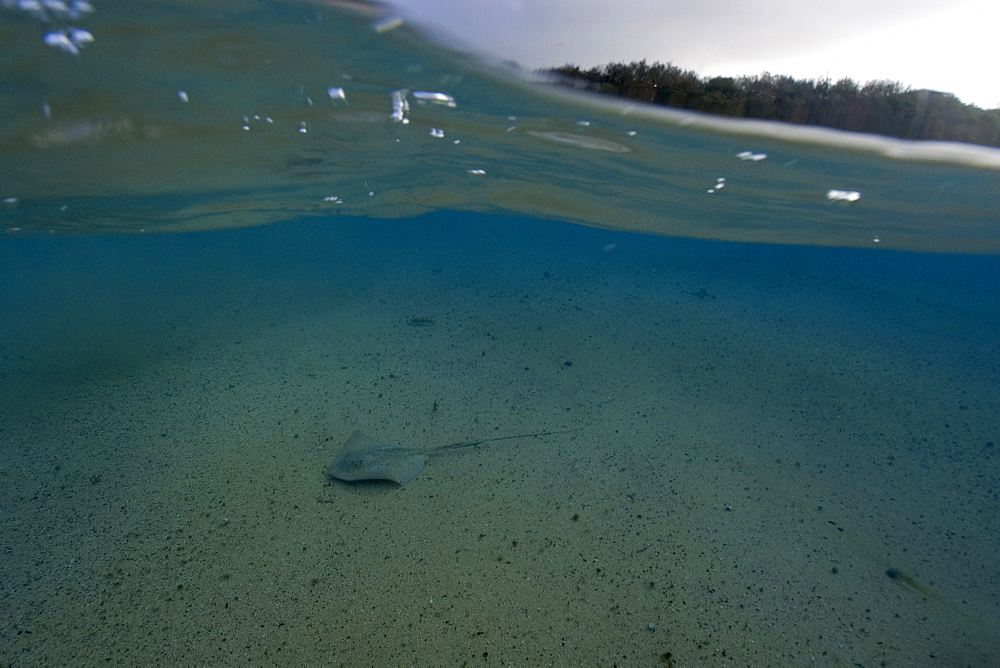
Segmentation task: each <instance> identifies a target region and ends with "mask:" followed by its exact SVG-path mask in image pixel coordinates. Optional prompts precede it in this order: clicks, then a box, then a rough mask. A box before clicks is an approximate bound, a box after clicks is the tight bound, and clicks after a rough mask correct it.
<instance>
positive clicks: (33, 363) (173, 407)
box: [0, 2, 1000, 666]
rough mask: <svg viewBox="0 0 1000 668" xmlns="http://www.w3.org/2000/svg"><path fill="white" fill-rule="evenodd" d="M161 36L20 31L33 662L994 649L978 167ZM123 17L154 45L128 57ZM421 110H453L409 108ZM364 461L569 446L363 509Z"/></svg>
mask: <svg viewBox="0 0 1000 668" xmlns="http://www.w3.org/2000/svg"><path fill="white" fill-rule="evenodd" d="M129 7H130V6H127V5H125V4H121V3H115V2H108V3H106V4H102V5H101V6H99V7H98V11H97V12H95V15H94V17H93V19H88V21H90V22H88V23H86V25H87V26H89V27H91V28H92V29H93V32H94V35H95V37H96V39H95V42H94V43H93V44H91V45H87V46H85V47H84V49H83V52H82V53H81V54H80V57H79V58H76V59H70V60H65V61H54V60H51V59H49V60H47V59H46V58H48V57H50V56H51V55H52V54H51V53H50V52H49V51H47V50H46V49H48V47H45V45H44V44H36V45H35V46H34V47H30V48H29V47H27V46H23V45H22V47H21V48H23V49H24V51H23V53H24V54H29V55H30V57H31V58H35V59H36V64H39V63H40V64H41V65H39V66H38V67H35V68H31V69H21V65H22V64H23V63H22V62H21V60H19V58H20V57H21V54H22V52H20V51H18V50H17V49H15V48H14V47H13V46H11V45H17V44H21V42H19V41H18V40H28V39H30V40H31V41H32V43H34V41H35V40H37V37H38V36H37V34H35V33H36V32H37V30H36V29H35V28H37V25H39V24H37V23H34V22H33V21H36V19H35V18H32V17H26V16H24V15H22V14H8V15H7V17H8V19H10V17H11V16H15V17H16V18H14V19H10V22H9V26H8V28H9V30H10V31H11V33H12V35H13V37H12V38H11V40H10V41H9V44H8V46H7V47H4V48H3V50H0V56H3V59H0V67H3V68H4V71H5V72H8V73H9V72H15V73H19V77H21V78H19V79H18V81H20V82H21V85H19V86H18V87H16V90H14V89H12V90H11V92H10V93H6V92H5V95H9V97H10V98H11V99H10V102H11V106H10V108H11V109H14V110H15V111H14V112H12V113H10V114H8V116H7V117H5V118H4V119H2V123H3V125H2V126H0V131H2V136H0V138H2V140H3V141H2V142H0V150H2V152H3V155H4V161H3V163H2V165H3V166H2V167H0V170H3V176H4V177H5V178H4V180H3V183H4V185H3V186H0V187H2V188H4V189H5V191H4V193H2V194H3V196H4V197H5V198H6V199H7V201H5V202H3V203H2V205H0V206H2V207H3V208H2V209H0V216H2V219H0V224H2V225H3V230H4V231H3V238H2V239H0V286H2V288H0V546H2V550H3V559H0V626H2V629H3V634H2V636H0V637H2V640H0V661H2V662H3V663H5V664H8V663H9V664H12V665H38V664H46V665H47V664H70V665H81V664H90V663H96V662H106V663H114V664H122V665H145V664H218V663H249V664H281V665H317V664H318V665H323V664H333V663H336V664H344V665H456V664H465V663H468V664H475V665H490V664H500V663H504V664H517V665H545V664H547V665H583V664H600V665H612V664H616V665H655V664H661V665H664V664H665V665H689V664H696V663H700V664H708V665H729V664H739V665H800V664H806V663H817V664H820V665H845V664H856V665H873V664H880V665H908V666H909V665H992V664H995V663H998V662H1000V634H998V633H997V631H996V629H997V628H998V627H1000V624H998V618H1000V570H998V568H997V564H996V558H995V557H996V549H997V536H998V535H1000V520H998V518H997V514H996V503H997V490H998V483H1000V456H998V454H997V443H1000V418H998V417H997V416H998V415H1000V354H998V353H1000V343H998V339H997V336H996V332H997V326H998V324H1000V317H998V316H1000V303H998V301H997V298H996V295H997V294H998V288H1000V256H997V255H996V254H990V252H991V251H992V250H995V243H996V238H997V234H996V233H997V229H998V228H997V226H996V209H995V207H994V204H995V202H996V198H997V191H996V190H995V187H993V186H992V184H994V183H995V177H996V172H995V169H994V168H993V167H990V166H989V162H990V161H989V160H986V159H985V158H984V156H986V154H982V153H977V152H972V153H968V152H962V151H959V153H960V154H961V155H960V156H959V157H958V158H955V156H954V155H952V157H951V158H946V157H945V156H944V155H943V153H942V151H944V149H941V148H940V147H939V148H938V149H927V148H926V147H925V146H916V145H905V146H903V148H905V149H906V151H904V153H906V154H907V155H908V156H909V157H910V158H913V157H914V156H917V155H918V154H919V155H922V156H923V161H916V162H914V161H906V160H902V159H900V158H899V157H898V156H897V157H887V156H886V155H885V154H884V152H882V149H887V147H888V148H894V149H899V148H900V146H896V145H891V144H882V143H880V142H881V140H872V141H873V142H875V143H874V144H870V145H869V144H866V145H865V146H864V147H859V146H858V145H856V144H855V143H853V142H855V139H856V138H851V137H847V138H845V137H840V136H839V135H838V136H837V137H836V138H834V137H832V136H827V135H822V133H821V134H820V135H816V136H813V135H810V136H809V137H808V138H802V137H799V138H797V139H796V138H791V137H789V136H787V133H784V131H783V130H777V129H775V128H770V129H768V128H763V129H761V128H757V130H755V131H754V133H750V134H749V135H747V134H745V133H743V134H741V131H738V130H737V129H736V128H734V127H728V126H727V127H717V126H714V125H712V123H710V122H708V121H705V123H704V124H702V125H699V123H701V121H698V122H696V123H695V125H698V128H697V129H694V130H692V129H691V128H689V127H688V126H687V125H685V124H684V123H680V122H679V121H678V119H676V118H670V117H659V116H656V115H655V114H654V115H652V116H649V117H645V116H643V117H642V118H638V117H637V116H635V115H629V114H630V113H632V112H629V113H624V112H622V110H621V109H618V110H617V111H616V110H613V109H612V110H609V109H606V108H603V107H600V105H598V106H594V105H592V104H589V103H588V104H584V103H582V102H581V103H578V102H574V101H568V100H565V99H561V98H560V99H554V98H552V97H551V96H549V95H548V93H542V92H537V91H536V92H533V89H530V87H528V86H527V85H526V84H523V83H521V84H514V83H511V82H510V81H507V80H506V79H503V77H500V75H495V74H493V75H491V74H488V73H483V72H480V71H478V70H475V69H469V70H467V69H463V68H465V67H466V65H465V64H463V63H461V62H456V59H454V57H453V55H449V54H447V53H446V52H444V51H441V50H440V49H439V48H438V47H433V46H431V45H428V44H425V43H423V42H420V41H419V40H418V36H416V35H409V34H407V35H404V36H403V37H400V38H398V39H397V38H396V37H394V36H393V35H395V32H390V33H386V35H387V36H378V37H373V36H372V35H374V34H376V33H374V32H373V31H371V30H370V27H369V24H368V21H369V19H367V18H366V19H359V18H358V17H356V16H354V15H351V16H354V17H353V18H345V17H343V16H340V15H337V16H340V18H341V19H342V21H340V22H335V23H333V24H331V22H330V21H329V18H330V15H327V14H325V13H323V12H324V11H326V10H322V11H321V10H317V9H315V8H309V9H303V8H302V6H301V5H294V6H291V5H287V4H285V3H263V4H262V5H261V6H260V8H259V13H252V14H246V13H242V12H240V11H238V9H234V8H227V6H225V5H224V4H223V3H220V4H219V6H218V7H216V6H215V5H198V6H191V7H187V6H186V5H185V4H184V3H178V4H176V6H175V5H174V4H171V5H169V7H173V8H174V9H175V10H177V11H175V12H172V11H167V10H166V9H163V11H162V12H158V11H153V10H152V9H142V10H137V9H134V8H133V9H129ZM167 7H168V5H163V6H162V8H167ZM310 7H311V6H310ZM162 8H161V9H162ZM9 11H11V12H13V11H14V10H9ZM330 11H334V10H330ZM178 17H181V18H185V19H186V20H187V21H188V22H189V23H190V30H188V31H186V32H183V34H180V33H177V36H176V37H175V38H171V37H170V35H171V34H172V33H171V32H170V31H168V30H165V28H166V27H169V26H170V25H173V23H172V22H173V21H175V20H179V19H178ZM331 25H333V26H335V27H331ZM124 26H131V28H132V29H134V30H139V29H140V28H141V29H142V30H144V31H145V32H144V33H143V34H146V35H150V36H152V35H159V37H157V38H156V39H153V37H149V39H150V49H149V51H148V52H147V51H142V52H141V53H142V54H145V55H141V54H139V52H137V55H136V56H135V60H133V61H132V65H133V66H134V67H133V69H134V70H135V71H131V70H130V69H129V68H127V67H124V66H122V61H121V59H120V58H118V56H117V55H116V54H121V53H125V52H128V50H129V48H130V42H129V38H128V36H129V35H131V34H132V32H131V31H130V30H127V29H125V28H124ZM319 35H326V36H328V37H331V39H330V40H329V41H323V40H319V39H318V37H317V36H319ZM378 35H381V33H378ZM307 38H308V39H307ZM334 38H335V39H334ZM380 40H381V41H380ZM412 40H418V41H417V42H413V41H412ZM26 43H27V42H25V44H26ZM105 44H107V45H108V46H107V47H106V48H107V50H106V51H101V48H104V47H102V45H105ZM261 50H267V51H266V53H267V54H270V58H271V60H270V61H268V62H264V61H263V60H261V59H260V58H259V57H258V56H260V55H261V53H263V51H261ZM178 52H184V53H188V54H189V55H190V61H188V60H183V59H182V60H177V59H170V58H164V57H161V56H162V54H163V53H168V54H176V53H178ZM88 54H94V55H93V58H91V56H90V55H88ZM58 55H59V56H60V57H63V56H65V57H67V58H68V57H69V55H68V54H58ZM293 56H294V57H293ZM379 56H383V57H382V58H380V57H379ZM25 57H27V56H25ZM324 62H326V63H327V65H323V66H321V65H320V63H324ZM102 63H103V64H102ZM116 63H117V64H116ZM272 64H274V66H275V70H274V71H272V70H271V69H269V68H270V67H271V65H272ZM98 65H101V67H98ZM291 65H295V67H291ZM105 66H106V67H113V68H118V69H112V70H104V69H101V68H102V67H105ZM160 67H162V69H156V68H160ZM300 71H301V72H303V74H301V77H302V79H298V78H295V77H299V76H300V74H299V73H300ZM95 72H105V74H102V75H101V76H100V77H99V78H98V79H96V81H98V82H100V83H101V86H97V87H95V88H94V89H93V90H92V91H91V92H90V93H88V94H86V95H84V94H82V93H80V90H82V89H86V88H87V87H88V86H89V85H93V84H94V81H95V79H88V77H93V76H97V74H95ZM153 72H158V76H155V77H154V76H151V73H153ZM456 72H458V73H460V74H462V75H463V76H462V77H458V76H457V75H456V74H455V73H456ZM74 73H76V75H77V76H76V77H74V76H73V74H74ZM84 74H86V76H84ZM112 74H113V76H112ZM105 75H106V76H105ZM348 75H349V76H348ZM32 77H34V79H33V78H32ZM491 77H494V78H491ZM307 78H308V79H309V82H308V83H306V82H304V80H305V79H307ZM133 79H134V80H133ZM331 81H333V82H337V83H341V84H342V85H343V86H344V87H345V91H346V96H347V102H348V103H349V104H348V105H347V106H341V107H338V106H336V105H338V104H341V102H340V101H338V100H336V99H328V100H324V103H323V104H322V105H321V104H315V103H316V102H317V100H319V99H321V98H319V96H318V95H317V96H316V99H315V100H311V101H306V98H307V97H309V96H310V95H316V93H317V92H318V93H324V90H325V85H329V84H330V83H331ZM503 81H506V83H504V84H503V85H501V84H500V83H498V82H503ZM32 82H33V83H32ZM296 82H298V83H296ZM320 82H325V83H324V84H323V85H321V83H320ZM29 83H32V85H28V84H29ZM418 85H420V87H421V88H426V89H430V90H437V89H441V90H448V91H451V92H454V93H456V99H457V100H458V105H457V107H455V108H451V107H447V108H445V107H442V108H440V109H438V108H436V107H432V106H421V105H420V104H419V102H418V101H417V100H418V99H419V98H416V97H412V96H411V98H410V99H411V103H412V108H411V110H410V114H411V121H412V122H411V123H409V124H406V125H403V124H398V123H394V122H393V121H391V120H390V119H389V118H388V113H389V99H390V98H389V93H390V92H391V91H393V90H400V89H403V88H404V87H405V88H407V89H409V90H419V89H420V88H418ZM102 86H103V88H102ZM118 88H120V89H121V90H129V91H131V92H132V93H131V95H130V96H126V95H124V94H121V93H120V91H119V93H118V94H116V93H115V92H114V91H115V90H117V89H118ZM181 88H183V89H184V90H186V91H188V92H189V97H190V102H189V103H182V102H179V101H178V96H177V92H176V91H177V90H178V89H181ZM67 91H72V92H73V94H70V93H68V92H67ZM290 91H291V92H290ZM78 93H79V95H78ZM105 94H107V96H106V97H104V95H105ZM408 95H409V94H408ZM43 100H52V105H51V109H52V110H53V114H52V117H51V118H44V117H41V116H39V109H41V108H42V107H41V102H42V101H43ZM199 100H200V101H199ZM196 102H197V104H196ZM185 104H190V105H191V106H178V105H185ZM198 104H202V105H203V106H197V105H198ZM171 105H173V106H171ZM255 109H256V110H259V111H261V112H262V113H263V114H264V115H267V114H271V115H273V118H272V120H274V123H273V126H274V127H273V128H271V125H272V124H269V123H268V122H267V121H266V120H263V116H262V118H261V119H260V120H257V119H250V120H248V121H247V123H248V124H249V125H252V127H251V129H250V130H242V129H241V124H242V123H243V121H242V116H243V115H244V114H247V113H252V112H253V111H254V110H255ZM508 110H510V111H508ZM508 113H514V114H515V116H516V117H514V118H509V117H508ZM635 113H638V112H635ZM307 114H312V115H309V116H308V117H307V122H308V127H309V132H308V133H303V134H304V136H300V133H299V132H298V131H297V129H296V128H297V127H298V123H299V122H300V119H301V118H305V117H306V115H307ZM583 116H586V117H588V118H590V119H592V124H591V125H577V124H576V121H577V119H578V118H580V117H583ZM639 116H642V114H639ZM70 117H72V118H74V119H76V120H75V121H74V122H76V121H80V119H86V122H84V121H80V123H81V124H79V125H73V124H69V125H67V124H66V123H69V121H68V120H67V118H70ZM682 120H683V119H682ZM688 120H690V119H688ZM633 121H636V123H633ZM686 122H687V121H685V123H686ZM430 126H433V127H438V126H440V127H443V128H444V132H445V135H446V138H447V140H448V141H447V142H441V141H440V138H437V137H433V136H431V135H429V134H428V133H427V128H428V127H430ZM630 128H631V129H634V128H639V130H638V131H637V133H636V134H635V135H630V134H628V133H627V132H626V130H628V129H630ZM70 130H73V131H72V132H70ZM154 130H155V131H154ZM78 132H79V133H82V135H83V136H84V139H83V140H80V139H79V137H80V135H78V134H76V133H78ZM551 132H558V133H570V134H569V135H568V136H570V137H572V138H573V142H569V143H568V142H567V141H565V139H566V136H567V135H564V134H558V135H555V136H556V137H561V138H562V139H561V140H556V141H551V140H550V139H551V136H552V135H548V134H545V133H551ZM265 133H271V134H265ZM531 133H535V134H531ZM539 133H541V134H539ZM755 133H756V134H755ZM545 137H549V138H550V139H545ZM453 139H459V140H460V141H459V143H458V144H455V143H452V141H453ZM594 140H600V141H594ZM858 141H861V140H858ZM866 141H868V140H863V141H861V143H862V144H864V143H865V142H866ZM574 142H575V143H574ZM601 142H614V144H613V145H614V146H624V147H626V148H628V149H629V151H621V152H618V151H617V149H616V150H608V148H607V147H608V146H609V145H608V144H604V143H601ZM749 145H752V147H753V148H754V149H756V150H764V149H766V150H767V152H768V153H769V157H768V158H767V159H766V160H764V161H761V162H746V161H741V160H739V159H738V158H737V157H736V154H737V153H738V152H739V151H741V150H743V149H746V148H748V146H749ZM602 146H603V147H604V148H601V147H602ZM949 150H952V149H949ZM945 152H947V151H945ZM975 156H978V158H977V159H979V158H983V159H984V160H985V162H977V161H976V160H974V159H973V157H975ZM986 157H989V156H986ZM991 159H992V158H991ZM480 167H481V168H482V169H483V171H484V172H485V173H484V174H472V173H470V172H469V170H470V169H474V168H480ZM721 176H725V178H726V186H725V187H724V188H722V189H719V190H717V191H716V192H715V193H711V194H710V193H707V192H706V189H708V188H710V187H711V186H713V185H714V184H716V183H718V181H717V179H718V178H719V177H721ZM852 186H857V187H858V188H859V189H860V192H861V199H860V200H858V201H857V202H853V203H847V202H836V201H829V200H827V198H826V197H825V196H824V194H825V191H826V188H833V187H852ZM327 197H333V198H335V199H333V200H327V199H325V198H327ZM336 200H339V201H336ZM546 212H548V213H546ZM263 223H268V224H263ZM582 223H586V225H584V224H582ZM111 231H114V232H131V234H116V233H114V234H112V233H109V232H111ZM140 231H143V232H140ZM154 231H160V232H164V233H161V234H152V233H151V232H154ZM654 233H655V234H654ZM691 237H704V238H691ZM875 238H878V239H879V241H875ZM748 239H756V240H765V239H770V240H774V239H787V240H788V241H791V242H794V244H795V245H790V244H779V243H749V242H747V240H748ZM934 248H940V249H949V250H961V251H972V252H978V253H981V254H967V253H957V252H955V253H942V252H928V249H934ZM904 249H909V250H904ZM918 250H919V251H920V252H918ZM358 430H360V431H363V432H365V433H367V434H369V435H371V437H372V438H374V439H376V441H378V442H380V443H386V444H400V445H403V446H405V447H411V448H415V449H418V450H428V449H431V448H434V447H435V446H440V445H446V444H453V443H462V442H468V441H478V440H483V439H490V438H503V437H506V436H511V435H516V434H526V433H532V434H533V433H539V432H544V433H548V432H560V433H551V434H549V435H544V436H539V437H531V438H524V439H509V440H497V441H492V442H489V443H485V444H483V445H482V446H480V447H474V448H463V449H458V450H451V451H443V452H440V451H439V452H437V453H431V456H430V459H429V461H428V463H427V464H426V466H425V467H424V468H423V469H422V470H421V471H420V472H419V474H418V475H417V476H416V477H415V478H414V479H413V480H412V481H410V482H408V483H407V484H406V485H403V486H399V485H395V484H393V483H388V482H363V483H357V484H347V483H342V482H339V481H337V480H333V479H331V478H330V477H329V476H328V475H327V468H328V466H329V465H330V463H331V462H332V461H333V460H334V458H335V457H336V456H337V454H338V452H339V451H340V449H341V447H342V445H343V444H344V442H345V440H346V439H347V438H348V437H349V436H350V435H351V434H352V433H353V432H355V431H358Z"/></svg>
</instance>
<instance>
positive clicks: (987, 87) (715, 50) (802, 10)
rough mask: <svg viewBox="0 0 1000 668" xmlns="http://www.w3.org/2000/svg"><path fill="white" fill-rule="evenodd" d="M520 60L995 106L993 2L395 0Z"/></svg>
mask: <svg viewBox="0 0 1000 668" xmlns="http://www.w3.org/2000/svg"><path fill="white" fill-rule="evenodd" d="M392 2H393V5H394V7H395V8H396V9H397V10H398V12H399V13H400V14H401V15H402V16H403V17H404V18H406V19H409V20H411V21H412V22H414V23H417V24H419V25H421V26H423V27H425V28H427V29H429V30H430V32H431V33H432V34H433V35H435V36H436V37H438V38H445V39H446V40H448V41H451V42H454V43H457V44H458V45H460V46H463V47H471V48H473V49H476V50H478V51H480V52H482V53H484V54H485V55H487V56H489V57H493V58H498V59H501V60H514V61H516V62H518V63H519V64H521V65H522V66H524V67H528V68H536V67H558V66H560V65H565V64H567V63H570V64H574V65H579V66H581V67H584V68H587V67H592V66H595V65H603V64H605V63H609V62H621V61H624V62H631V61H633V60H642V59H646V60H647V61H649V62H654V61H660V62H664V63H667V62H670V63H673V64H674V65H676V66H678V67H681V68H683V69H688V70H694V71H695V72H697V73H698V74H700V75H702V76H741V75H755V74H761V73H763V72H770V73H771V74H780V75H789V76H793V77H796V78H799V79H817V78H823V77H829V78H831V79H833V80H836V79H840V78H843V77H850V78H852V79H854V80H855V81H858V82H859V83H864V82H866V81H870V80H875V79H889V80H891V81H898V82H900V83H902V84H904V85H906V86H909V87H911V88H913V89H921V88H930V89H932V90H939V91H943V92H946V93H954V94H955V95H957V96H958V97H959V98H960V99H961V100H962V101H963V102H967V103H970V104H976V105H978V106H980V107H983V108H987V109H993V108H998V107H1000V77H998V76H997V75H996V74H995V64H996V63H997V62H1000V57H998V56H997V50H996V47H995V46H994V45H995V44H996V34H997V31H998V27H997V26H1000V2H998V1H997V0H948V1H946V2H945V1H942V0H841V1H840V2H829V1H828V0H699V1H697V2H696V1H694V0H684V1H681V0H615V1H612V0H490V1H489V2H479V1H476V0H392Z"/></svg>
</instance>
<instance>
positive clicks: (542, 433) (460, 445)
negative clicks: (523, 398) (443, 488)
mask: <svg viewBox="0 0 1000 668" xmlns="http://www.w3.org/2000/svg"><path fill="white" fill-rule="evenodd" d="M574 431H579V429H563V430H561V431H538V432H535V433H533V434H516V435H514V436H497V437H496V438H484V439H483V440H481V441H469V442H467V443H452V444H451V445H439V446H438V447H436V448H431V449H430V450H429V451H428V452H437V451H438V450H455V449H457V448H469V447H472V446H473V445H482V444H483V443H493V442H495V441H509V440H512V439H515V438H537V437H539V436H552V435H553V434H569V433H571V432H574Z"/></svg>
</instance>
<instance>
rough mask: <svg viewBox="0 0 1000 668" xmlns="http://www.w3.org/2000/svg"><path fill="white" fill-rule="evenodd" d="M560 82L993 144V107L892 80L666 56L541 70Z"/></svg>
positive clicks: (688, 104) (691, 105)
mask: <svg viewBox="0 0 1000 668" xmlns="http://www.w3.org/2000/svg"><path fill="white" fill-rule="evenodd" d="M542 72H543V73H545V74H548V75H554V76H555V78H556V80H557V81H558V82H559V83H562V84H564V85H567V86H573V87H576V88H589V89H592V90H596V91H598V92H601V93H608V94H612V95H619V96H621V97H627V98H631V99H636V100H645V101H647V102H653V103H656V104H663V105H667V106H670V107H680V108H683V109H692V110H695V111H704V112H708V113H713V114H721V115H724V116H734V117H740V118H760V119H766V120H773V121H786V122H789V123H804V124H809V125H822V126H826V127H831V128H840V129H842V130H854V131H859V132H877V133H879V134H883V135H889V136H893V137H901V138H904V139H939V140H951V141H962V142H970V143H975V144H985V145H987V146H1000V108H998V109H992V110H986V109H980V108H979V107H977V106H975V105H971V104H964V103H963V102H962V101H961V100H959V99H958V98H957V97H955V96H954V95H952V94H950V93H939V92H937V91H931V90H911V89H910V88H908V87H905V86H903V85H902V84H900V83H898V82H894V81H887V80H878V81H869V82H868V83H866V84H864V85H862V84H859V83H857V82H855V81H854V80H852V79H846V78H845V79H840V80H839V81H832V80H830V79H794V78H792V77H789V76H777V75H774V74H769V73H764V74H761V75H758V76H744V77H738V78H733V77H711V78H707V77H700V76H698V75H697V74H696V73H695V72H693V71H690V70H684V69H681V68H679V67H676V66H675V65H672V64H670V63H667V64H663V63H659V62H656V63H652V64H648V63H647V62H646V61H645V60H642V61H639V62H632V63H627V64H626V63H609V64H607V65H601V66H599V67H592V68H590V69H588V70H584V69H582V68H580V67H577V66H576V65H564V66H562V67H558V68H553V69H547V70H542Z"/></svg>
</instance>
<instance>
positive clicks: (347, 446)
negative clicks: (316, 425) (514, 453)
mask: <svg viewBox="0 0 1000 668" xmlns="http://www.w3.org/2000/svg"><path fill="white" fill-rule="evenodd" d="M569 431H573V430H569ZM565 433H566V432H565V431H542V432H538V433H535V434H518V435H516V436H499V437H497V438H484V439H483V440H481V441H469V442H468V443H452V444H451V445H438V446H435V447H433V448H424V449H420V448H407V447H405V446H402V445H382V444H381V443H376V442H375V439H373V438H372V437H371V436H368V435H367V434H363V433H361V432H360V431H356V432H354V433H353V434H351V437H350V438H348V439H347V441H346V442H345V443H344V447H343V448H341V449H340V454H338V455H337V458H336V459H334V460H333V463H332V464H330V468H328V469H327V470H326V472H327V475H329V476H330V477H331V478H336V479H337V480H344V481H346V482H357V481H360V480H391V481H393V482H396V483H399V484H400V485H405V484H406V483H408V482H410V481H411V480H413V478H415V477H416V475H417V474H418V473H420V469H422V468H424V464H426V463H427V457H428V455H431V454H434V453H436V452H443V451H445V450H457V449H458V448H471V447H472V446H475V445H482V444H483V443H492V442H494V441H509V440H510V439H513V438H533V437H536V436H548V435H549V434H565Z"/></svg>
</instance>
